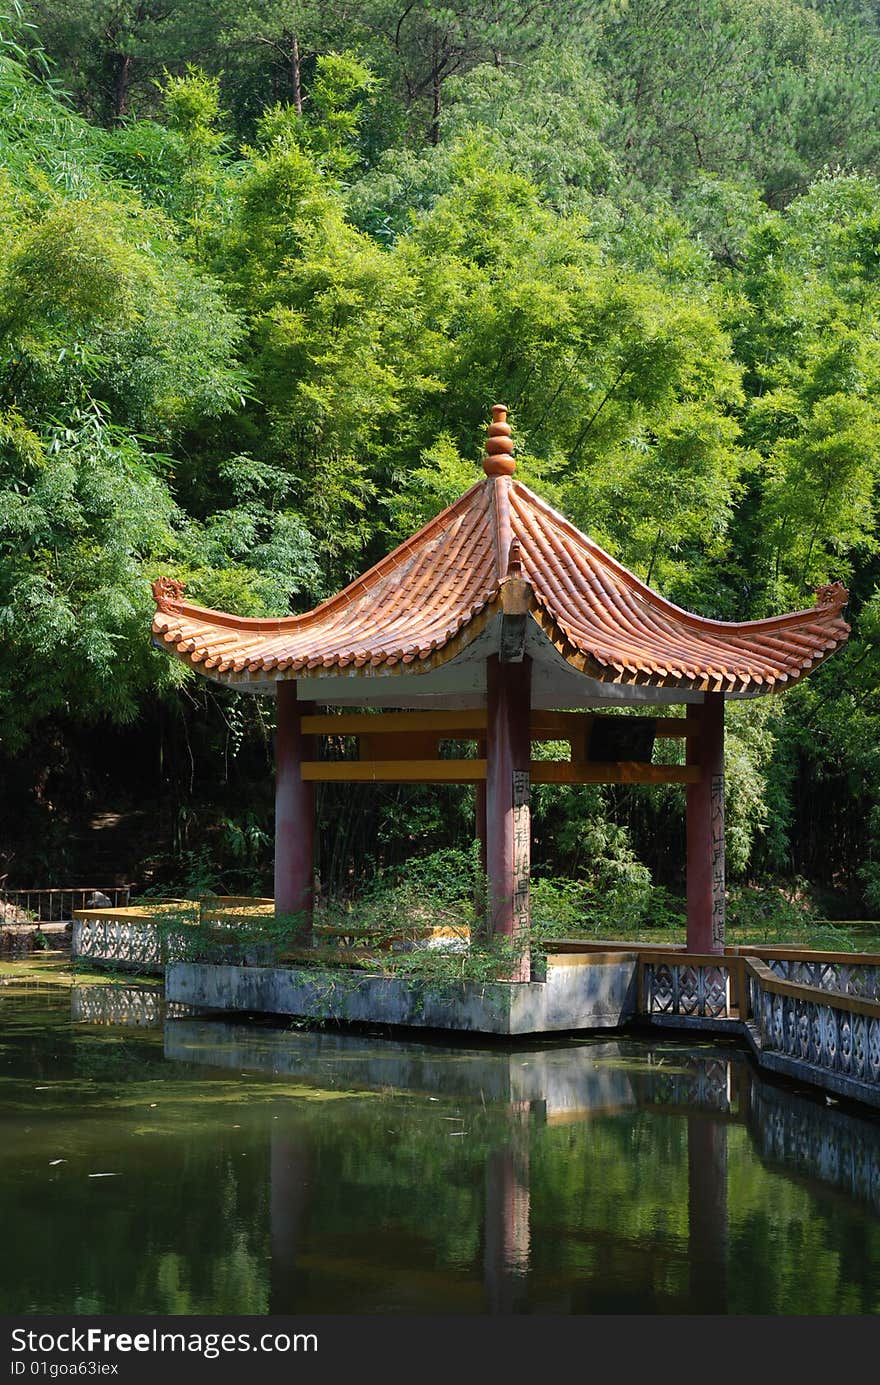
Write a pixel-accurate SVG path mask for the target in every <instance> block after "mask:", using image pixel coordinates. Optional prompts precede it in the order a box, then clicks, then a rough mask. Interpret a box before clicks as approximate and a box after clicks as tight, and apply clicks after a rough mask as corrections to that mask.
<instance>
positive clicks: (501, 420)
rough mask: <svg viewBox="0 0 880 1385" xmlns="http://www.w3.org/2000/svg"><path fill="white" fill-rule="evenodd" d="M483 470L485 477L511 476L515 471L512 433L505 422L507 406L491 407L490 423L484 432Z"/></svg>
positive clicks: (494, 405)
mask: <svg viewBox="0 0 880 1385" xmlns="http://www.w3.org/2000/svg"><path fill="white" fill-rule="evenodd" d="M483 470H484V471H485V473H486V475H487V476H512V475H513V473H514V472H515V471H516V462H515V461H514V457H513V433H512V432H511V430H510V424H509V423H508V422H507V405H506V404H493V405H492V422H491V423H490V424H489V427H488V429H487V430H486V455H485V456H484V457H483Z"/></svg>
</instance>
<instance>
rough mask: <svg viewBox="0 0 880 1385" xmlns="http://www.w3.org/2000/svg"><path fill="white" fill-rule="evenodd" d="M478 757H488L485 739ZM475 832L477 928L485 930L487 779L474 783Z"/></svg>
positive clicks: (478, 742)
mask: <svg viewBox="0 0 880 1385" xmlns="http://www.w3.org/2000/svg"><path fill="white" fill-rule="evenodd" d="M477 757H478V759H480V760H485V758H486V742H485V740H480V741H477ZM474 834H475V837H476V840H477V841H478V842H479V843H480V872H481V875H482V879H481V880H480V883H479V887H478V889H477V897H476V900H475V906H476V907H475V913H476V916H477V918H476V922H477V928H478V929H481V930H482V931H484V932H485V930H486V926H487V925H486V896H485V883H486V781H485V779H483V780H482V781H481V782H480V783H478V784H475V785H474Z"/></svg>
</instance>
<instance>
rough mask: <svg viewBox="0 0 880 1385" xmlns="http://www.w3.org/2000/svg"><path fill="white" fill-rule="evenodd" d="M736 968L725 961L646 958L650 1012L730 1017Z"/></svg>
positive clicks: (646, 998)
mask: <svg viewBox="0 0 880 1385" xmlns="http://www.w3.org/2000/svg"><path fill="white" fill-rule="evenodd" d="M733 965H734V963H733V962H732V961H731V962H727V961H726V960H724V959H723V958H718V959H715V958H711V959H705V958H693V957H687V958H681V959H680V960H679V959H677V958H675V957H662V958H661V957H653V958H651V957H649V958H645V959H644V961H643V962H642V968H643V970H642V977H643V980H642V996H643V1004H644V1009H645V1011H646V1013H647V1014H649V1015H681V1016H683V1017H685V1018H690V1019H727V1018H729V1017H730V1006H731V982H730V975H731V970H732V968H733Z"/></svg>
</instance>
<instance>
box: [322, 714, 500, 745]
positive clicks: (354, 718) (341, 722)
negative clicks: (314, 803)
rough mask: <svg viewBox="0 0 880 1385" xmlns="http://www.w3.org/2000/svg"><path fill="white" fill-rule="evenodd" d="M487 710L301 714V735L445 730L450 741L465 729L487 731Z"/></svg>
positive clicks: (355, 734)
mask: <svg viewBox="0 0 880 1385" xmlns="http://www.w3.org/2000/svg"><path fill="white" fill-rule="evenodd" d="M486 724H487V723H486V709H485V707H483V708H480V707H475V708H474V709H473V710H472V711H468V710H462V711H430V712H375V713H372V712H342V713H340V715H339V716H333V715H327V716H304V717H303V718H302V731H303V735H304V736H361V735H377V734H384V733H386V732H389V731H394V732H410V731H437V732H444V731H445V732H446V734H447V736H448V738H449V739H450V740H455V739H457V738H458V734H462V735H463V734H464V733H466V732H468V731H470V732H472V733H473V735H474V736H476V735H477V734H478V733H480V732H485V730H486Z"/></svg>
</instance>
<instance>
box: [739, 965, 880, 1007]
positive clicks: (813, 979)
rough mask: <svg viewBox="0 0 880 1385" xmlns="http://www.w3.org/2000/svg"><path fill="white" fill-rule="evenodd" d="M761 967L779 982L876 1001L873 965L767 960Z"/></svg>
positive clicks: (877, 977)
mask: <svg viewBox="0 0 880 1385" xmlns="http://www.w3.org/2000/svg"><path fill="white" fill-rule="evenodd" d="M765 965H766V966H768V967H769V968H770V970H771V971H772V972H773V975H774V976H778V977H779V978H780V980H782V981H793V982H795V984H797V985H799V986H815V987H817V989H818V990H820V991H835V992H837V993H838V994H840V995H852V996H858V997H860V998H861V999H863V1000H880V966H878V965H877V964H876V963H873V962H862V961H853V962H844V961H829V960H827V959H819V960H814V959H812V958H798V957H768V958H766V959H765Z"/></svg>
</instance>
